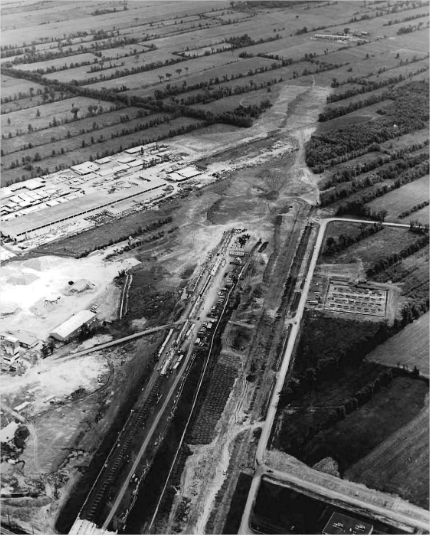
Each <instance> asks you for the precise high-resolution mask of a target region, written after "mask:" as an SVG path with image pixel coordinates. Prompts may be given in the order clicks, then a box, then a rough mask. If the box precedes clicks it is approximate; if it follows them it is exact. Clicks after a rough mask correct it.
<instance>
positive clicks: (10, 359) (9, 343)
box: [0, 330, 40, 371]
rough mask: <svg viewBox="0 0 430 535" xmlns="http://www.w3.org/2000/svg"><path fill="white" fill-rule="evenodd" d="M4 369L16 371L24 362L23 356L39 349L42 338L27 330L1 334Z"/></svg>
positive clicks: (2, 364)
mask: <svg viewBox="0 0 430 535" xmlns="http://www.w3.org/2000/svg"><path fill="white" fill-rule="evenodd" d="M0 343H1V368H2V371H16V369H17V367H19V366H20V364H21V363H22V358H23V356H27V355H30V356H31V354H32V352H35V351H37V348H38V346H39V345H40V340H39V339H38V338H37V337H36V336H34V335H32V334H30V333H27V332H25V331H20V330H18V331H13V332H5V333H2V334H0Z"/></svg>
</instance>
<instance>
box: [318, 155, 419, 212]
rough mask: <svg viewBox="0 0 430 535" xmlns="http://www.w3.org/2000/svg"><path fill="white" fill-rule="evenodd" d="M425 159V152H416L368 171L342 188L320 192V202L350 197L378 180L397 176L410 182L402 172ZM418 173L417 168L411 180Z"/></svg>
mask: <svg viewBox="0 0 430 535" xmlns="http://www.w3.org/2000/svg"><path fill="white" fill-rule="evenodd" d="M427 160H428V155H427V154H426V153H421V154H417V155H415V156H413V157H411V158H410V159H408V160H398V161H397V162H396V163H395V164H393V165H389V166H387V167H384V168H382V169H380V170H379V171H377V172H376V173H370V174H369V175H367V176H365V177H364V178H357V179H355V180H353V181H352V182H351V183H350V184H348V185H347V186H345V187H343V188H339V189H332V190H326V191H323V192H321V195H320V204H321V206H327V205H329V204H331V203H333V202H335V201H338V200H340V199H345V198H347V197H350V196H351V195H353V194H354V193H357V192H358V191H361V190H363V189H366V188H369V187H371V186H373V185H375V184H377V183H378V182H384V181H385V180H394V179H395V178H397V179H398V180H403V179H404V178H405V179H406V180H407V182H410V181H411V180H408V179H407V178H406V177H405V176H404V175H403V174H402V173H404V172H405V171H406V170H408V169H413V168H414V167H417V166H419V165H420V164H421V163H423V162H425V163H428V162H427ZM420 173H421V170H420V169H417V172H416V175H417V176H416V177H415V176H414V178H412V180H415V178H419V177H420V176H422V174H420ZM407 182H405V183H407ZM391 186H392V184H390V185H389V187H390V188H391ZM399 187H400V186H399ZM391 189H396V188H391ZM391 189H390V191H391ZM377 196H379V195H377ZM374 198H375V197H374Z"/></svg>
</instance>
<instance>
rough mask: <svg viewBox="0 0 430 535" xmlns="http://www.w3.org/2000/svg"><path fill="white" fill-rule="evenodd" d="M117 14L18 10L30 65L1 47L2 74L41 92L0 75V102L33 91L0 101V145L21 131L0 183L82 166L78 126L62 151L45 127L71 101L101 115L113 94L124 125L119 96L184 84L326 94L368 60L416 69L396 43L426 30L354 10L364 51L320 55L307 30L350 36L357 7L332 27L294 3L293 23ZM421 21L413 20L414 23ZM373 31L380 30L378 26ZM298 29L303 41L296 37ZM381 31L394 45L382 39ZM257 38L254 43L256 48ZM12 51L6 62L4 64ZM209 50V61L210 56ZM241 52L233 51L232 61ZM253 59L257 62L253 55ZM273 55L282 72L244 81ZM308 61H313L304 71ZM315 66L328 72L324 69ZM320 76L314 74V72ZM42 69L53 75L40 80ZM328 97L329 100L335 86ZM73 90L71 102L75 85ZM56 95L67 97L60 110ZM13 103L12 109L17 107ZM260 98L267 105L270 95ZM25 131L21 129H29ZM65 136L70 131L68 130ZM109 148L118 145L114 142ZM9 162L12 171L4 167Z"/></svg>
mask: <svg viewBox="0 0 430 535" xmlns="http://www.w3.org/2000/svg"><path fill="white" fill-rule="evenodd" d="M125 7H126V8H127V9H125V8H124V6H123V5H121V6H120V5H116V4H106V6H104V5H103V4H99V5H98V6H97V9H94V6H92V5H89V4H86V3H85V4H82V5H79V6H76V7H69V6H59V5H58V6H57V5H55V7H54V8H53V9H52V12H51V11H50V12H49V13H48V12H47V11H46V10H44V9H43V8H40V7H38V8H34V9H33V8H31V9H29V12H28V14H26V12H25V10H22V9H21V10H20V16H21V17H22V23H23V24H24V27H25V28H26V38H27V39H26V42H25V45H26V46H28V44H29V43H31V47H32V49H31V50H32V54H34V58H33V57H32V59H31V61H30V60H28V59H27V60H26V59H25V58H23V57H22V48H21V49H20V48H17V49H14V48H12V49H11V50H10V51H9V49H8V50H7V54H8V55H7V57H5V58H2V59H3V60H7V59H10V61H9V62H8V61H3V63H2V66H3V67H4V66H9V67H12V68H11V69H9V71H10V74H12V75H13V71H14V70H16V72H17V73H18V72H21V73H23V74H22V75H23V76H30V77H32V76H33V74H35V73H36V72H37V71H40V72H42V73H44V74H42V80H43V85H42V84H40V83H39V82H38V81H36V78H35V79H34V82H35V83H33V80H25V79H20V80H18V79H13V78H12V77H11V76H10V74H8V75H5V74H3V80H4V84H3V85H4V86H5V88H6V93H5V92H3V94H4V95H5V96H8V97H9V96H10V97H12V99H13V98H15V96H17V95H18V94H19V91H20V90H21V93H22V92H23V91H27V90H29V89H30V87H33V89H32V91H33V92H34V93H35V96H34V97H33V98H32V99H31V101H29V100H28V98H24V99H19V100H17V101H14V102H13V104H12V103H8V104H7V107H5V106H6V103H5V106H4V107H3V112H8V113H4V115H3V117H2V132H3V133H4V136H5V137H6V138H7V137H8V136H9V134H11V135H12V136H13V135H14V134H16V132H17V131H19V132H20V133H22V135H20V143H21V142H22V144H21V149H22V150H20V153H19V154H17V156H18V158H16V157H13V158H11V157H10V158H9V159H7V158H6V159H5V160H4V162H3V169H2V171H3V176H4V177H5V180H6V181H7V182H12V181H16V180H18V179H19V180H22V179H23V178H25V177H28V178H30V177H32V176H36V175H37V173H40V170H43V171H46V170H48V171H50V172H52V171H53V170H54V169H53V168H54V167H56V166H58V165H59V164H58V160H57V159H56V158H52V156H53V154H52V151H54V150H55V151H56V152H57V153H58V152H60V153H61V152H62V151H64V153H70V150H71V149H72V151H73V152H76V154H74V155H73V157H70V156H71V155H70V154H69V155H68V157H67V162H69V161H75V162H76V163H78V162H79V161H83V160H84V158H85V157H88V155H90V154H91V153H89V151H88V150H86V149H85V148H84V144H85V145H88V139H86V138H85V137H83V136H84V133H83V131H84V130H85V133H87V130H88V128H86V127H85V125H82V126H79V127H78V122H77V121H76V124H75V125H74V126H75V127H77V128H76V130H78V128H79V132H78V134H77V135H76V136H75V139H74V141H73V145H72V146H71V147H69V142H68V141H67V139H64V141H62V140H61V141H60V142H58V136H57V135H56V132H55V131H54V132H52V133H51V132H50V128H53V129H55V128H56V126H55V124H53V121H52V119H53V118H54V117H55V119H56V120H57V121H62V120H64V119H66V118H67V116H68V118H69V119H73V120H74V119H75V118H74V117H73V116H72V114H73V113H75V112H70V113H69V114H68V113H67V112H65V111H64V106H70V107H71V105H72V104H74V106H75V108H76V107H78V108H80V111H79V113H78V115H77V116H76V119H82V118H83V117H82V113H83V111H82V110H83V109H84V108H85V109H86V108H87V107H88V106H91V105H94V106H98V107H100V106H101V107H102V108H103V109H104V110H105V111H106V109H109V110H110V111H112V109H111V107H112V101H113V103H114V105H115V107H116V109H118V101H115V100H114V99H113V98H112V95H110V96H109V98H108V102H106V92H105V90H108V91H115V92H118V94H119V95H120V96H121V97H123V98H122V99H121V102H122V103H124V104H125V105H121V109H122V110H124V115H129V116H130V112H133V114H134V112H135V111H136V110H135V108H133V102H130V101H129V100H127V97H125V96H126V95H127V96H128V97H130V99H133V98H134V99H136V98H147V97H153V94H154V91H155V90H159V91H165V90H166V87H167V86H168V85H174V84H178V85H181V86H184V89H185V88H186V86H192V85H195V84H199V83H202V82H204V81H208V80H210V79H212V80H215V79H219V81H220V83H219V84H215V86H216V87H218V86H219V87H234V86H237V85H238V86H243V85H247V84H250V85H251V90H252V91H251V92H254V91H255V89H258V87H252V84H254V85H258V84H259V83H261V82H266V81H268V80H273V79H277V80H279V79H280V78H282V79H283V80H284V81H286V80H290V81H291V83H294V84H298V85H305V86H306V85H308V84H311V83H312V82H313V78H311V76H310V74H307V73H313V75H314V76H315V77H316V78H315V81H316V82H317V83H318V85H322V86H326V85H332V80H333V79H336V77H337V79H338V80H340V79H341V78H340V77H338V71H339V72H341V71H342V69H343V71H342V72H344V71H346V70H347V71H348V72H352V74H351V75H352V76H355V77H357V76H372V75H376V70H377V69H376V65H377V64H378V62H379V63H381V62H382V63H384V66H385V69H386V71H385V72H390V71H391V70H393V72H394V70H396V69H399V68H402V67H401V66H400V65H402V63H403V64H405V65H407V67H408V68H409V69H413V68H414V65H415V64H416V65H419V64H421V63H425V61H417V60H418V59H419V58H420V57H424V56H425V52H424V51H420V50H415V49H414V48H413V47H411V46H408V39H409V40H411V41H413V40H414V38H415V35H416V34H417V35H418V34H419V39H420V40H421V41H419V42H420V43H421V42H422V46H423V47H424V44H425V43H424V42H423V41H422V39H423V35H424V34H425V33H426V32H423V31H419V32H415V33H414V34H413V35H409V34H408V35H402V36H397V35H396V32H395V31H396V24H392V25H387V24H388V22H390V21H393V22H395V20H396V19H398V17H399V13H397V12H394V11H392V12H391V11H389V10H388V12H387V13H386V14H385V17H384V19H383V20H382V18H381V17H375V14H376V13H375V8H374V7H370V8H369V9H363V11H362V13H363V16H364V15H366V22H365V24H366V29H367V30H369V28H370V30H371V31H370V32H369V40H370V41H371V43H368V44H364V45H362V46H360V47H357V46H355V43H351V44H350V46H347V47H345V46H342V44H339V43H332V42H327V46H326V47H325V48H322V45H325V43H322V42H321V41H318V40H315V39H314V38H313V34H312V33H311V32H312V29H313V28H318V31H322V32H324V28H325V27H327V29H329V31H330V32H335V31H342V30H343V28H344V26H345V24H348V26H349V27H350V29H351V31H354V30H362V29H363V21H361V20H360V17H357V13H359V12H360V10H358V11H357V8H356V7H355V6H349V5H347V4H345V6H343V8H344V11H343V12H342V17H343V18H344V20H343V21H337V23H336V24H335V25H333V20H334V19H333V17H334V13H335V11H336V10H335V8H334V7H333V6H325V7H324V8H323V7H321V6H313V5H312V6H311V5H308V4H303V5H301V4H298V5H295V6H294V8H292V9H293V13H294V17H292V14H293V13H291V12H290V11H289V10H286V11H285V10H279V9H276V10H273V9H262V8H261V7H259V8H258V9H256V10H253V9H250V10H247V9H244V10H242V9H235V8H234V6H233V7H232V6H231V5H230V4H227V3H225V4H224V3H214V4H213V5H210V6H209V5H207V6H203V5H202V4H193V3H192V2H187V3H182V4H181V6H180V8H179V6H178V7H177V8H176V7H175V9H173V10H170V11H169V9H168V8H167V6H166V5H163V6H159V7H158V8H157V10H155V11H154V9H153V8H152V7H150V6H144V5H141V4H135V3H131V4H130V5H129V6H125ZM7 9H8V8H6V11H5V15H4V20H3V34H4V42H5V43H6V44H7V46H10V47H13V46H14V45H18V46H21V47H23V46H24V42H19V43H17V42H16V41H14V39H15V38H16V32H14V26H15V22H16V20H17V15H16V14H14V13H11V12H9V11H8V10H7ZM413 11H414V15H420V14H424V13H425V12H426V8H425V7H424V6H418V7H415V8H414V10H413ZM68 17H72V18H73V19H76V20H79V22H80V28H79V32H78V33H69V29H66V28H65V23H66V20H67V18H68ZM369 17H370V18H369ZM356 18H357V21H356V20H355V19H356ZM419 20H421V19H419ZM422 20H423V21H425V17H424V18H422ZM95 23H97V31H95V30H94V25H95ZM287 23H288V24H287ZM384 24H386V25H385V26H384ZM81 25H82V26H81ZM304 27H305V28H306V32H303V31H302V30H303V28H304ZM382 31H384V34H385V35H386V37H387V38H386V39H385V38H382V39H381V34H380V33H379V32H382ZM43 32H45V33H46V32H48V33H49V36H50V38H51V40H50V41H49V40H48V41H46V40H45V41H44V40H43ZM393 32H394V37H393V36H392V33H393ZM245 34H247V35H248V36H249V39H250V41H247V42H245V41H243V42H242V43H241V44H239V46H238V48H234V47H233V48H232V49H231V50H229V51H224V52H218V51H217V50H216V47H217V46H220V45H222V44H223V43H225V44H226V45H229V43H228V40H230V39H232V38H233V39H237V38H240V36H244V35H245ZM422 34H423V35H422ZM391 38H392V39H393V40H392V41H390V44H389V46H387V43H388V40H389V39H391ZM399 38H401V40H402V51H401V53H400V54H395V53H394V52H395V51H396V50H397V48H396V44H395V41H396V40H397V39H399ZM259 40H262V41H263V42H261V43H259V42H258V41H259ZM229 46H230V45H229ZM205 47H206V48H205ZM187 48H188V49H189V50H188V51H187V54H189V57H182V56H180V55H178V54H180V53H181V51H186V50H187ZM202 49H204V50H205V53H206V54H208V55H204V56H200V57H199V50H202ZM289 49H291V51H292V53H291V55H290V54H288V53H287V52H288V50H289ZM370 49H371V53H370V52H369V51H370ZM193 50H195V51H196V56H197V57H193V56H192V54H193ZM423 50H424V49H423ZM14 51H15V55H13V52H14ZM214 51H215V53H213V52H214ZM242 52H243V53H244V54H245V55H244V56H243V55H242ZM315 53H316V55H317V58H312V61H310V58H309V56H310V55H312V54H315ZM260 54H262V55H263V56H266V57H257V56H258V55H260ZM267 54H268V55H267ZM274 55H278V56H279V57H280V58H287V59H288V60H289V61H292V62H293V63H292V64H291V65H290V66H283V67H282V66H281V68H276V69H275V70H273V71H272V70H270V71H268V72H265V73H260V74H258V73H255V74H254V75H252V76H250V74H249V73H250V72H252V70H255V69H258V68H260V67H270V66H271V65H272V64H273V62H274V59H273V57H274ZM314 60H316V61H315V62H314ZM412 62H414V63H412ZM319 63H321V65H320V64H319ZM163 64H164V65H163ZM348 65H350V66H351V67H352V69H353V71H351V68H350V67H348V69H347V66H348ZM326 68H328V69H329V70H325V69H326ZM321 69H323V70H322V71H321ZM375 69H376V70H375ZM54 70H55V72H49V71H54ZM9 71H8V72H9ZM374 71H375V72H374ZM239 74H241V75H243V77H244V78H243V79H242V78H236V79H235V80H231V81H226V80H225V79H224V77H226V76H227V77H229V76H232V75H234V76H235V77H236V76H237V75H239ZM19 76H21V75H19ZM38 76H40V75H38ZM90 79H91V80H90ZM12 80H13V81H12ZM71 82H73V84H78V87H79V92H80V94H81V95H84V94H85V97H87V96H88V97H90V99H92V98H94V100H97V102H94V101H91V102H90V100H89V99H87V100H85V102H84V100H83V97H82V96H78V97H76V96H75V97H73V98H69V97H70V95H69V94H68V93H66V92H64V94H61V92H59V91H58V87H59V86H58V83H60V84H61V87H64V89H66V90H67V89H68V88H69V86H70V88H71V89H73V88H72V84H71ZM20 84H21V85H20ZM82 84H83V85H82ZM43 86H44V89H42V91H43V92H45V90H46V89H47V90H48V92H49V95H50V97H49V98H47V99H46V100H47V101H48V102H46V101H45V98H44V99H43V100H42V102H41V98H40V96H39V95H38V94H37V93H38V91H39V90H40V89H41V88H42V87H43ZM335 90H336V91H337V88H335ZM73 91H74V92H75V94H76V88H75V89H73ZM87 92H90V93H91V94H90V93H87ZM263 92H264V91H263V90H258V91H255V93H256V95H255V96H254V95H248V94H247V96H249V98H250V100H251V101H252V102H256V105H258V98H259V96H260V95H261V100H263ZM200 93H203V94H204V91H202V90H200ZM257 95H258V96H257ZM196 96H197V97H200V96H201V95H199V90H194V91H191V92H185V93H181V94H180V95H179V96H178V97H177V98H178V102H179V100H181V99H182V98H184V99H185V100H186V99H187V98H188V97H190V98H195V97H196ZM65 97H66V98H67V100H66V101H64V102H63V98H65ZM124 98H125V100H124ZM20 100H22V102H21V104H20V103H19V102H20ZM238 100H239V105H240V104H241V103H242V102H241V99H237V98H230V97H226V98H222V99H221V100H220V101H219V102H217V104H215V110H216V112H217V113H225V112H231V111H232V110H234V109H235V108H237V102H238ZM247 100H248V99H247ZM247 100H245V101H244V102H247ZM261 100H260V102H261ZM271 100H273V99H272V98H271ZM49 101H52V102H51V103H50V102H49ZM109 101H110V102H109ZM36 102H37V103H39V104H40V105H39V106H38V107H37V108H35V106H34V107H33V105H32V104H36ZM203 102H204V101H203ZM164 104H169V105H171V104H172V102H171V100H169V99H168V98H166V99H165V100H164ZM380 107H381V106H379V108H380ZM20 108H21V112H20ZM27 108H31V110H32V111H33V110H34V113H35V117H34V120H33V121H31V122H30V121H28V115H27V114H26V115H25V116H23V115H20V113H21V114H22V113H23V112H25V110H26V109H27ZM197 108H198V109H199V110H203V111H204V112H207V110H208V109H209V108H208V106H206V105H205V104H204V103H203V104H201V105H198V106H197ZM160 111H161V110H160ZM85 113H86V112H85ZM36 114H37V115H36ZM39 114H40V115H39ZM24 117H25V119H24ZM375 117H376V114H375V113H374V111H372V110H371V109H368V110H366V111H365V112H364V114H363V113H354V114H352V115H351V116H348V118H346V120H348V121H349V124H351V121H354V122H355V123H357V124H359V123H362V122H363V121H369V120H372V119H374V118H375ZM90 118H91V117H90ZM114 120H115V119H113V118H112V119H108V116H106V123H107V124H115V123H114ZM9 121H10V124H9ZM336 121H337V122H336ZM344 122H345V120H343V121H342V119H338V120H335V123H334V124H333V125H330V126H329V128H333V127H338V126H339V125H341V124H342V123H344ZM50 124H51V126H50ZM116 124H117V127H116V130H115V126H113V127H112V129H111V130H109V131H106V134H107V136H106V135H104V133H103V132H102V133H101V134H100V133H98V135H97V142H98V143H101V144H102V147H100V148H102V149H103V150H102V151H99V152H100V153H106V151H111V150H118V148H119V144H118V143H116V141H112V142H108V141H106V140H107V138H108V137H110V136H112V135H114V136H116V134H119V135H120V137H121V136H126V134H125V130H124V128H123V127H122V125H120V124H119V123H116ZM29 125H31V130H30V126H29ZM131 126H134V125H131ZM40 128H46V130H44V132H43V134H42V133H41V134H42V135H43V137H44V142H46V140H49V141H52V140H53V138H54V137H55V140H56V142H57V143H56V144H55V146H53V148H52V149H51V153H50V154H47V153H46V151H45V152H44V153H43V154H41V153H40V152H39V151H35V150H34V149H32V148H31V147H37V146H38V145H40V144H41V142H40V141H39V136H38V135H37V133H38V130H39V131H40ZM27 129H28V130H27ZM168 131H169V129H166V128H161V129H160V128H157V129H156V130H155V131H154V132H153V131H152V129H151V128H150V129H149V130H148V138H146V139H151V138H152V139H153V138H154V137H155V138H156V137H159V136H166V135H167V133H168ZM65 133H66V132H65ZM152 134H154V135H152ZM71 135H73V134H72V133H71ZM100 135H103V138H100ZM115 139H119V138H116V137H115ZM128 139H129V138H128V137H127V139H123V140H122V141H124V143H123V145H127V144H128ZM137 141H141V140H140V139H139V140H137ZM90 142H91V140H90ZM79 147H82V148H83V149H84V150H82V157H81V158H80V157H79V155H78V152H79V151H78V150H77V149H78V148H79ZM14 149H15V145H14ZM3 150H4V156H6V154H7V152H10V150H9V147H6V148H5V149H3ZM15 150H16V149H15ZM36 153H37V154H36ZM39 157H40V158H41V161H40V163H38V164H37V166H36V165H34V166H33V162H34V161H36V162H39ZM35 158H36V160H35ZM24 162H25V165H24ZM12 165H13V166H14V167H13V168H12V169H11V166H12Z"/></svg>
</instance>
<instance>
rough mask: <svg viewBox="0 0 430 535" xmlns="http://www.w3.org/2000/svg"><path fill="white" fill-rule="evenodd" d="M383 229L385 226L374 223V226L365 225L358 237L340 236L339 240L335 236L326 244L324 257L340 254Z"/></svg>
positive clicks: (328, 239) (329, 238)
mask: <svg viewBox="0 0 430 535" xmlns="http://www.w3.org/2000/svg"><path fill="white" fill-rule="evenodd" d="M383 229H384V225H383V224H382V223H374V224H373V225H363V227H362V228H361V229H360V232H359V233H358V234H357V235H356V236H350V235H349V234H340V235H339V237H338V238H337V239H336V238H335V237H333V236H329V237H328V238H327V240H326V242H325V247H324V251H323V255H324V256H331V255H333V254H335V253H339V252H340V251H343V250H344V249H347V248H348V247H350V246H351V245H354V243H358V242H359V241H362V240H364V239H366V238H368V237H369V236H373V235H374V234H376V233H377V232H381V230H383Z"/></svg>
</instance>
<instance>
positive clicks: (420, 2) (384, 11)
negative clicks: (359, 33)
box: [348, 0, 428, 23]
mask: <svg viewBox="0 0 430 535" xmlns="http://www.w3.org/2000/svg"><path fill="white" fill-rule="evenodd" d="M427 5H428V4H427V2H426V1H425V0H416V1H414V2H409V0H405V1H403V2H396V3H395V4H394V5H393V6H390V5H387V7H385V8H381V10H380V11H376V14H375V17H383V16H385V15H389V14H390V13H399V12H400V11H408V10H410V9H417V8H419V7H423V6H427ZM375 17H372V16H371V15H369V14H368V13H365V14H364V15H361V16H359V17H358V16H357V15H354V16H353V17H352V18H351V19H350V20H349V21H348V22H349V23H352V22H358V21H360V20H370V19H373V18H375Z"/></svg>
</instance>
